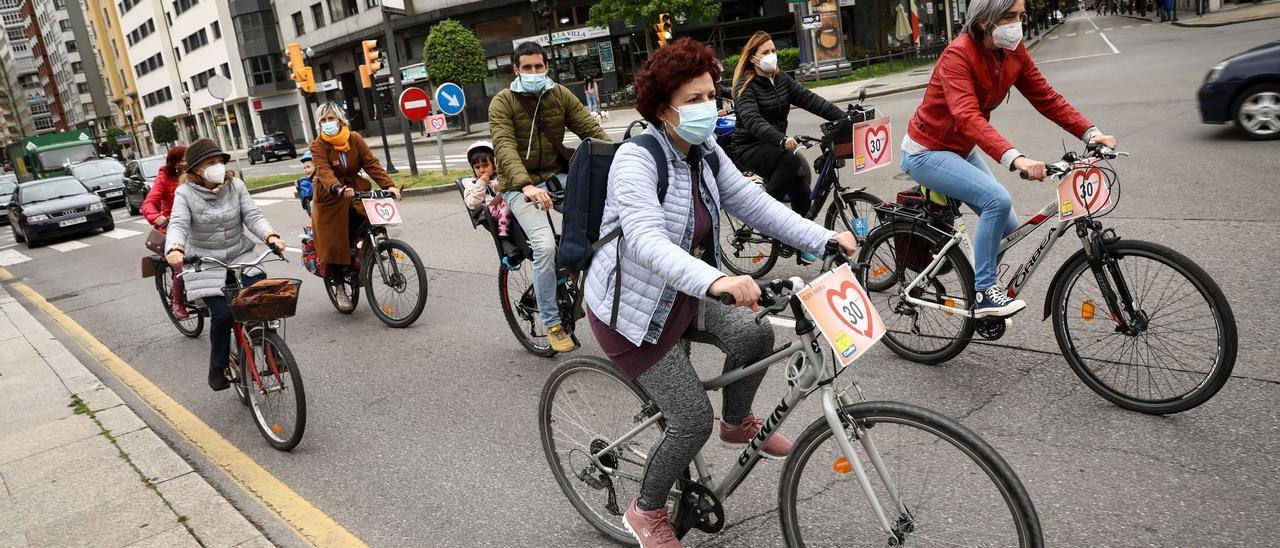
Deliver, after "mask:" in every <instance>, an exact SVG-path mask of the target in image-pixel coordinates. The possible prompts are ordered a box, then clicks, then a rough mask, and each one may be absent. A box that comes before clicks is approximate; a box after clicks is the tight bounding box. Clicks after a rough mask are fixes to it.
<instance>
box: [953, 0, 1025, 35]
mask: <svg viewBox="0 0 1280 548" xmlns="http://www.w3.org/2000/svg"><path fill="white" fill-rule="evenodd" d="M1016 3H1018V0H973V1H972V2H969V14H968V17H966V18H965V21H964V32H967V33H969V36H970V37H972V38H973V39H975V40H977V39H981V38H983V37H984V36H986V35H987V32H986V31H985V30H983V26H984V25H985V26H987V27H990V26H991V25H993V24H995V22H996V21H999V20H1000V16H1002V15H1004V12H1006V11H1009V10H1011V9H1013V5H1014V4H1016Z"/></svg>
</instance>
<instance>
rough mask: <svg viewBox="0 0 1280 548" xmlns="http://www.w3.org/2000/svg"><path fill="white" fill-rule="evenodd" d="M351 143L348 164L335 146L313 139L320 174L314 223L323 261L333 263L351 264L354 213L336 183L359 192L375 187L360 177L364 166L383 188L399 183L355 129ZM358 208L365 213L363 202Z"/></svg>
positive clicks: (314, 181)
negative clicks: (336, 190) (350, 234)
mask: <svg viewBox="0 0 1280 548" xmlns="http://www.w3.org/2000/svg"><path fill="white" fill-rule="evenodd" d="M347 144H348V145H349V146H350V148H349V149H348V150H347V152H346V153H345V155H346V165H345V167H344V166H343V163H342V158H341V156H342V155H343V153H341V152H338V151H337V150H336V149H334V148H333V145H330V144H329V143H326V142H325V141H324V139H321V138H319V137H317V138H316V140H314V141H312V142H311V159H312V162H313V163H314V165H315V168H316V174H315V176H314V177H313V178H312V184H313V185H314V188H315V198H314V200H313V201H312V204H311V226H312V230H314V231H315V242H316V252H317V254H318V255H319V258H320V260H321V261H324V262H326V263H329V264H340V265H345V264H351V242H350V241H348V240H347V219H348V217H347V216H348V215H350V214H351V212H352V209H353V208H352V201H353V200H352V199H351V198H347V197H346V196H342V195H340V194H334V193H333V192H332V190H331V189H332V188H333V186H334V185H337V184H342V185H344V186H347V187H351V188H354V189H355V190H356V191H357V192H368V191H369V190H372V189H373V185H371V184H370V183H369V181H368V179H365V178H364V177H361V176H360V170H362V169H363V170H364V172H365V173H366V174H367V175H369V177H372V178H373V180H374V182H376V183H378V186H379V187H382V188H383V189H388V188H391V187H392V186H395V183H393V182H392V181H391V177H390V176H389V175H387V172H386V171H384V170H383V169H382V164H381V163H379V162H378V158H377V157H376V156H374V155H373V151H371V150H369V145H367V144H365V142H364V138H363V137H361V136H360V134H359V133H356V132H354V131H352V132H351V137H350V138H349V139H348V141H347ZM355 211H356V213H357V214H359V215H364V207H363V206H362V205H361V204H359V203H356V204H355Z"/></svg>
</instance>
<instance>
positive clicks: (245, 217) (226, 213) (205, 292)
mask: <svg viewBox="0 0 1280 548" xmlns="http://www.w3.org/2000/svg"><path fill="white" fill-rule="evenodd" d="M246 228H247V229H249V231H250V232H252V233H253V235H254V236H257V237H258V239H259V240H263V241H265V240H266V239H267V237H268V236H270V235H272V234H275V233H276V232H275V230H272V228H271V223H270V222H269V221H267V217H266V216H265V215H263V214H262V211H261V210H260V209H258V205H257V204H255V203H253V197H251V196H250V195H249V190H248V189H247V188H245V186H244V182H243V181H241V180H240V179H235V180H233V181H232V182H231V183H228V184H225V185H223V186H222V190H220V191H219V192H217V193H216V194H215V193H214V192H213V191H211V190H209V189H207V188H204V187H203V186H200V185H197V184H195V183H184V184H181V185H178V190H177V191H176V192H174V193H173V214H172V215H170V218H169V231H168V234H167V236H166V237H165V240H164V248H165V251H166V252H167V251H168V250H170V249H173V246H175V245H179V246H182V247H183V248H185V252H184V253H185V254H186V255H187V256H188V257H190V256H192V255H200V256H202V257H209V258H213V259H218V260H220V261H222V262H225V263H238V262H246V261H249V260H252V259H253V258H254V254H253V247H254V243H253V240H250V239H249V237H248V236H246V235H245V233H244V231H245V229H246ZM182 277H183V279H184V280H185V281H186V292H187V299H201V298H204V297H220V296H222V286H223V285H225V280H226V271H225V270H222V269H220V268H208V269H205V270H204V271H203V272H196V271H195V269H194V268H187V269H185V271H184V273H183V275H182Z"/></svg>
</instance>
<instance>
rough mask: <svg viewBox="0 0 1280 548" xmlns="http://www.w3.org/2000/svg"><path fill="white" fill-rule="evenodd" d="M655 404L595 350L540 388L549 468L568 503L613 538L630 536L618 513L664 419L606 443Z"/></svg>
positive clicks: (636, 487) (633, 492)
mask: <svg viewBox="0 0 1280 548" xmlns="http://www.w3.org/2000/svg"><path fill="white" fill-rule="evenodd" d="M654 410H655V406H654V405H653V402H652V401H651V400H650V399H649V396H648V395H647V394H645V392H644V390H642V389H641V388H640V387H639V386H637V385H636V384H635V383H633V382H631V381H628V380H626V379H624V378H623V377H622V375H621V374H620V373H618V369H617V368H616V367H614V366H613V364H611V363H609V362H607V361H605V360H603V359H601V358H597V357H593V356H586V357H581V358H572V359H569V360H567V361H565V362H564V363H562V364H560V366H559V367H556V369H555V370H554V371H552V372H551V376H550V377H548V378H547V382H546V384H545V385H544V386H543V388H542V398H541V401H540V402H539V404H538V432H539V434H540V435H541V437H542V449H543V451H544V452H545V453H546V455H547V464H549V465H551V474H552V475H553V476H555V479H556V483H557V484H559V485H560V489H561V490H562V491H564V495H565V497H568V499H569V503H570V504H572V505H573V507H574V509H576V510H577V511H578V513H579V514H582V517H584V518H586V519H587V521H588V522H590V523H591V526H592V527H595V528H596V530H598V531H600V532H601V533H603V534H604V535H605V536H608V537H609V538H610V539H612V540H613V541H614V542H619V543H622V544H629V545H635V544H636V540H635V538H634V537H632V536H631V533H628V532H627V530H626V529H625V528H624V526H623V524H622V514H623V513H624V512H626V510H627V505H629V504H630V503H631V500H632V499H634V498H635V497H636V496H637V495H639V493H640V480H641V478H642V477H643V476H644V468H645V466H646V465H647V464H648V461H649V451H650V450H651V448H653V447H654V446H655V445H656V444H657V442H658V440H659V439H660V438H661V436H662V428H663V424H662V421H661V420H659V421H658V424H655V425H651V426H650V427H649V428H647V429H645V430H642V431H641V432H640V433H639V434H638V435H636V436H635V437H633V438H631V439H629V440H627V441H626V442H624V443H621V444H619V445H618V447H616V448H614V449H611V450H609V451H604V449H605V448H607V447H609V446H610V445H612V444H613V442H614V441H615V440H617V439H618V438H619V437H621V436H622V434H625V433H626V432H628V431H630V430H631V429H632V428H634V427H635V426H636V425H638V424H640V423H641V422H643V421H644V420H646V419H647V418H648V417H649V416H650V413H651V412H652V411H654ZM592 455H595V456H596V460H595V461H593V460H592V459H591V458H590V456H592ZM597 463H599V465H597ZM601 466H604V467H605V468H601Z"/></svg>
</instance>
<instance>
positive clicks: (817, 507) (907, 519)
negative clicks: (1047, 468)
mask: <svg viewBox="0 0 1280 548" xmlns="http://www.w3.org/2000/svg"><path fill="white" fill-rule="evenodd" d="M842 415H843V419H844V420H843V421H842V422H846V423H847V424H846V425H845V431H844V432H839V433H838V434H835V435H841V436H849V439H850V443H851V444H852V445H853V447H854V450H855V451H856V453H857V457H858V459H859V462H861V463H862V466H863V469H864V470H865V471H866V474H867V478H868V480H869V481H870V484H871V489H872V493H871V494H870V495H868V494H867V493H865V492H864V491H863V489H862V487H861V486H860V484H859V482H858V480H857V478H856V476H855V475H854V474H853V473H852V472H844V470H847V468H846V467H847V466H848V461H847V460H845V457H844V454H843V453H842V452H841V450H840V446H839V444H838V443H837V441H836V438H834V437H833V433H832V431H831V427H830V426H829V425H828V424H827V421H826V419H823V418H819V419H818V420H816V421H814V423H813V424H811V425H810V426H809V428H808V429H806V430H805V431H804V433H803V434H801V436H800V438H799V439H797V440H796V443H795V447H794V448H793V449H792V451H791V455H790V456H789V457H787V461H786V463H785V465H784V467H783V471H782V479H781V481H780V482H779V485H778V498H779V505H780V506H779V517H780V519H781V521H782V531H783V535H784V537H785V539H786V542H787V546H837V545H839V546H903V545H906V546H1021V547H1038V546H1043V545H1044V538H1043V534H1042V532H1041V530H1040V519H1039V517H1038V516H1037V515H1036V510H1035V506H1034V505H1032V503H1031V497H1030V496H1028V495H1027V491H1026V489H1025V488H1023V486H1022V482H1021V481H1019V480H1018V476H1017V475H1016V474H1014V472H1013V469H1012V468H1010V467H1009V464H1008V463H1006V462H1005V461H1004V459H1003V458H1001V457H1000V455H999V454H998V453H996V451H995V449H992V448H991V446H990V445H988V444H987V443H986V442H985V441H983V440H982V438H979V437H978V436H977V434H974V433H973V432H971V431H969V430H968V429H967V428H965V427H964V426H961V425H960V424H959V423H957V422H955V421H953V420H951V419H949V418H947V417H945V416H943V415H941V414H938V413H935V412H933V411H929V410H927V409H924V408H920V407H916V406H914V405H908V404H904V403H898V402H862V403H857V404H854V405H849V406H845V407H844V408H843V410H842ZM849 422H852V423H854V424H856V425H857V426H858V433H859V435H860V436H861V439H859V440H855V439H853V437H852V434H853V430H852V428H851V425H850V424H848V423H849ZM868 440H869V441H868ZM869 448H873V449H874V451H875V455H878V457H879V462H880V464H882V465H883V466H882V467H881V468H880V469H877V468H876V466H877V465H876V464H874V462H873V460H872V458H871V454H869V453H868V451H869ZM894 493H896V498H895V496H894V495H893V494H894ZM868 496H872V497H875V499H876V500H877V501H879V504H880V506H881V507H882V508H883V510H884V514H885V517H886V518H887V520H888V523H889V525H890V529H891V531H886V530H885V529H884V527H883V526H882V524H881V522H880V520H879V519H878V518H877V516H876V514H875V512H874V511H873V510H872V509H871V507H870V504H869V502H868V500H869V499H868ZM899 503H901V504H899Z"/></svg>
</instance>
